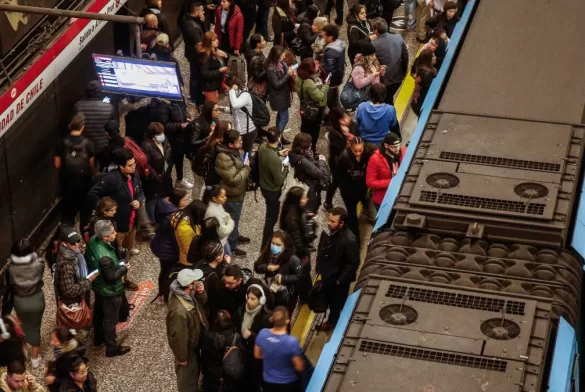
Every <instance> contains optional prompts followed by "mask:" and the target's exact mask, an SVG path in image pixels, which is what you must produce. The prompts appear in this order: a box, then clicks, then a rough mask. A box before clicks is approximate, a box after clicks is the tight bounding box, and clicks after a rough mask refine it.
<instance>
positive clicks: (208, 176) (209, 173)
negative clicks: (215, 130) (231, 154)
mask: <svg viewBox="0 0 585 392" xmlns="http://www.w3.org/2000/svg"><path fill="white" fill-rule="evenodd" d="M216 157H217V154H216V153H215V150H212V151H209V152H208V153H207V154H205V158H203V176H202V177H203V179H204V180H205V185H207V186H212V185H217V184H219V181H220V180H221V179H220V178H219V175H218V174H217V172H216V171H215V158H216Z"/></svg>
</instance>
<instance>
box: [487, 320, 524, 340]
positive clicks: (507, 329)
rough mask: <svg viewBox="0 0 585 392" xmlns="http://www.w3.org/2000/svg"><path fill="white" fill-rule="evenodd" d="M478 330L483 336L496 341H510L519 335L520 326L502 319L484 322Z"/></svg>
mask: <svg viewBox="0 0 585 392" xmlns="http://www.w3.org/2000/svg"><path fill="white" fill-rule="evenodd" d="M480 328H481V332H482V333H483V334H484V335H485V336H487V337H488V338H491V339H496V340H511V339H514V338H515V337H518V335H520V326H519V325H518V324H516V323H515V322H513V321H512V320H507V319H505V318H503V317H502V318H493V319H489V320H486V321H484V322H483V323H481V327H480Z"/></svg>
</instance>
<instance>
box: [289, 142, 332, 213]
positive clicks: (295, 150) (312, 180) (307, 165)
mask: <svg viewBox="0 0 585 392" xmlns="http://www.w3.org/2000/svg"><path fill="white" fill-rule="evenodd" d="M288 156H289V157H290V158H289V159H290V166H291V167H292V168H293V169H294V170H295V177H296V178H297V179H298V180H299V181H300V182H302V183H303V184H305V185H306V186H308V188H309V190H308V192H307V195H308V198H309V202H308V204H307V207H306V208H307V213H308V214H309V216H313V215H315V213H316V212H317V210H318V209H319V206H320V205H321V190H322V189H321V187H322V185H321V183H322V182H323V181H324V180H325V179H326V178H327V176H328V175H329V174H330V173H329V168H328V167H327V162H326V161H325V157H323V156H322V155H319V156H315V154H314V153H313V149H312V144H311V136H309V135H308V134H306V133H302V132H301V133H297V134H296V135H295V138H294V139H293V144H292V149H291V151H290V153H289V154H288Z"/></svg>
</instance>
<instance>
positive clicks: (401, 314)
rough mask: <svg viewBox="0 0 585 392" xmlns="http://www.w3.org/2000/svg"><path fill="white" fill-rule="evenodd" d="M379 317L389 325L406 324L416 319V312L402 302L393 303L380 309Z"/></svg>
mask: <svg viewBox="0 0 585 392" xmlns="http://www.w3.org/2000/svg"><path fill="white" fill-rule="evenodd" d="M380 319H381V320H382V321H384V322H385V323H387V324H391V325H408V324H412V323H414V322H415V321H416V320H417V319H418V312H417V311H416V310H415V309H414V308H412V307H410V306H406V305H403V304H393V305H388V306H384V307H383V308H382V309H380Z"/></svg>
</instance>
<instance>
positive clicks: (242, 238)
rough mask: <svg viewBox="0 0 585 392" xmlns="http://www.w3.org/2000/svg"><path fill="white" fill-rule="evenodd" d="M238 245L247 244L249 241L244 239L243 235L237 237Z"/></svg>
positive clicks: (246, 238)
mask: <svg viewBox="0 0 585 392" xmlns="http://www.w3.org/2000/svg"><path fill="white" fill-rule="evenodd" d="M238 243H240V244H249V243H250V239H249V238H248V237H244V236H243V235H241V236H238Z"/></svg>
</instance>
